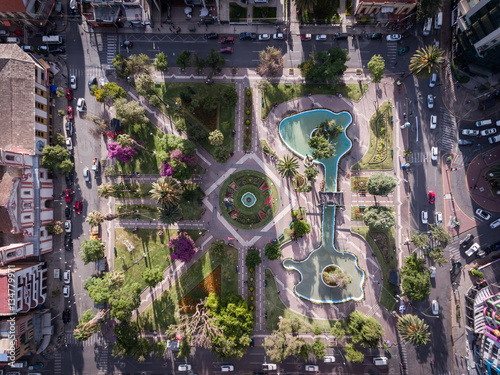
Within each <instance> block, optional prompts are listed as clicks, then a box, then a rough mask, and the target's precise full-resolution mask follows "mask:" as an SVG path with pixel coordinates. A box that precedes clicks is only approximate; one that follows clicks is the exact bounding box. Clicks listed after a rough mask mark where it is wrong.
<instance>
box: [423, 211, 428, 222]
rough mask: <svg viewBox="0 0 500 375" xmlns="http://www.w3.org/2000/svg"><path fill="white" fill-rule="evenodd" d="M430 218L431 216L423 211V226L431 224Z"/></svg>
mask: <svg viewBox="0 0 500 375" xmlns="http://www.w3.org/2000/svg"><path fill="white" fill-rule="evenodd" d="M428 217H429V214H428V213H427V211H425V210H423V211H422V224H427V223H428V222H429V221H428Z"/></svg>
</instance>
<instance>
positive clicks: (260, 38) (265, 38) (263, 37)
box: [259, 34, 271, 40]
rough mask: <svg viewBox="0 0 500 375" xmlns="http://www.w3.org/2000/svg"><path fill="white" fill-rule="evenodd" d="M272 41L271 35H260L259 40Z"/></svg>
mask: <svg viewBox="0 0 500 375" xmlns="http://www.w3.org/2000/svg"><path fill="white" fill-rule="evenodd" d="M269 39H271V35H269V34H260V35H259V40H269Z"/></svg>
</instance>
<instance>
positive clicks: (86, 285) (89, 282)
mask: <svg viewBox="0 0 500 375" xmlns="http://www.w3.org/2000/svg"><path fill="white" fill-rule="evenodd" d="M98 278H99V276H97V275H90V276H89V277H87V278H86V279H85V281H84V282H83V289H85V290H89V287H90V286H91V285H94V283H95V281H96V280H97V279H98Z"/></svg>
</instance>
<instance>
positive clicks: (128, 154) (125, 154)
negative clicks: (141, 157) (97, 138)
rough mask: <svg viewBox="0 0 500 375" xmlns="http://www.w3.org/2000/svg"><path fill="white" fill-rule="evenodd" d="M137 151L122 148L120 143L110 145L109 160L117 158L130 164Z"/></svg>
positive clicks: (110, 143) (130, 148) (128, 147)
mask: <svg viewBox="0 0 500 375" xmlns="http://www.w3.org/2000/svg"><path fill="white" fill-rule="evenodd" d="M136 154H137V151H136V150H134V149H133V148H132V147H130V146H124V147H123V146H120V145H119V144H118V142H109V143H108V158H111V159H113V158H117V159H118V160H120V161H121V162H123V163H130V162H131V161H132V159H133V158H134V156H135V155H136Z"/></svg>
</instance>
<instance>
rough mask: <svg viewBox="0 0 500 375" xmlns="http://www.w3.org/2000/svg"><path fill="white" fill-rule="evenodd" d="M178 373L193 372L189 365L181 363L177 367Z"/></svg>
mask: <svg viewBox="0 0 500 375" xmlns="http://www.w3.org/2000/svg"><path fill="white" fill-rule="evenodd" d="M177 370H178V371H190V370H191V365H190V364H189V363H181V364H180V365H179V366H178V367H177Z"/></svg>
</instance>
